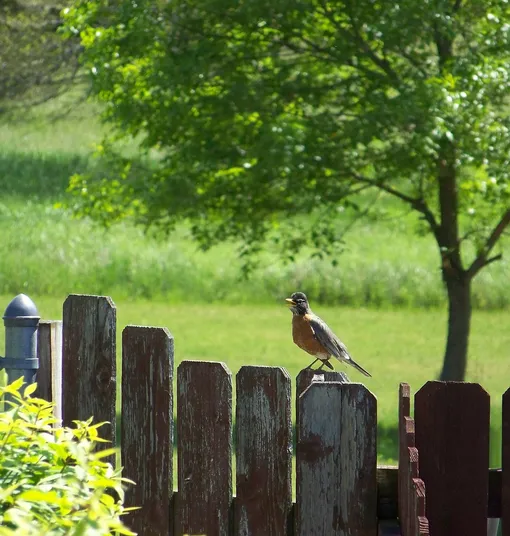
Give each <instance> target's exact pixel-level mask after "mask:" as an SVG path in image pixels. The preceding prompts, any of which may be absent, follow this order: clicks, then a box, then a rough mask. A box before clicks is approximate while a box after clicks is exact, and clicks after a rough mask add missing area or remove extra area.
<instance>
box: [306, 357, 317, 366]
mask: <svg viewBox="0 0 510 536" xmlns="http://www.w3.org/2000/svg"><path fill="white" fill-rule="evenodd" d="M317 361H319V358H317V359H316V360H315V361H313V362H312V363H310V365H308V366H307V367H306V368H307V369H309V368H312V365H315V363H317Z"/></svg>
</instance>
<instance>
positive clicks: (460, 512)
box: [38, 295, 510, 536]
mask: <svg viewBox="0 0 510 536" xmlns="http://www.w3.org/2000/svg"><path fill="white" fill-rule="evenodd" d="M61 327H62V326H61V323H60V322H45V323H42V325H41V329H40V330H39V334H38V337H39V339H38V344H39V356H40V359H41V367H42V368H41V369H40V371H39V375H38V382H39V386H38V392H39V394H40V395H41V396H44V397H45V398H47V399H50V400H56V401H57V403H58V406H59V409H58V411H61V413H62V417H63V422H64V424H67V425H70V424H71V423H72V421H73V420H74V419H87V418H89V417H90V416H91V415H93V416H94V419H95V420H96V421H109V422H110V423H111V424H110V425H109V426H108V428H104V429H103V437H106V438H107V439H110V440H111V441H112V442H115V441H116V437H117V438H118V439H119V442H120V446H121V464H122V466H123V468H124V469H123V474H124V475H125V476H126V477H128V478H130V479H132V480H134V481H135V482H136V483H137V485H136V486H134V487H130V488H129V489H128V491H127V493H126V503H127V505H129V506H139V507H141V508H140V509H139V510H137V511H134V512H132V513H130V514H129V517H128V518H127V524H128V526H130V527H131V528H132V529H133V530H134V531H135V532H137V533H138V534H140V535H142V536H163V535H165V536H166V535H179V536H180V535H182V534H194V535H197V534H206V535H208V536H223V535H225V536H229V535H246V536H247V535H254V536H256V535H260V536H272V535H275V536H276V535H282V536H291V535H292V536H313V535H325V536H330V535H331V536H334V535H342V536H348V535H349V536H377V535H379V536H381V535H390V534H392V535H402V536H425V535H429V534H432V535H433V536H443V535H444V536H446V535H448V536H482V535H483V536H486V535H487V519H488V518H489V517H491V518H499V517H501V518H502V525H503V536H510V394H509V393H510V391H508V392H507V393H506V394H505V395H504V397H503V453H502V456H503V468H502V470H490V471H489V470H488V463H489V396H488V394H487V393H486V392H485V391H484V390H483V389H482V388H481V387H480V386H479V385H477V384H469V383H453V382H452V383H443V382H428V383H427V384H425V385H424V386H423V387H422V388H421V389H420V390H419V391H418V392H417V393H416V395H415V397H414V407H415V411H414V414H415V418H414V419H412V418H411V413H410V405H411V393H410V388H409V386H408V385H406V384H402V385H401V387H400V393H395V400H396V401H397V400H399V430H398V434H399V445H400V449H399V469H397V468H396V467H378V466H377V401H376V398H375V396H374V395H373V394H372V393H371V392H370V391H369V390H368V389H367V388H366V387H365V386H364V385H361V384H357V383H342V382H341V381H339V380H340V379H341V375H340V374H339V373H335V372H329V371H328V372H323V373H320V375H319V376H314V372H312V371H308V370H305V371H302V372H301V373H300V375H299V376H298V378H297V380H296V399H295V403H296V415H297V422H296V438H295V444H296V449H295V463H296V471H295V474H296V480H295V487H296V492H295V493H296V495H295V503H293V491H292V490H293V486H292V462H293V449H292V446H293V428H292V423H291V403H292V401H291V379H290V377H289V375H288V374H287V372H286V371H285V369H284V368H280V367H259V366H256V367H255V366H245V367H242V368H241V369H240V370H239V372H238V374H237V375H236V377H235V381H236V404H235V415H234V412H233V402H234V401H233V395H232V392H233V378H232V374H231V373H230V371H229V370H228V368H227V367H226V366H225V365H224V364H223V363H216V362H200V361H183V362H181V363H180V365H179V367H178V369H177V381H176V385H177V388H176V390H175V392H174V389H173V385H174V341H173V338H172V336H171V335H170V333H169V332H168V331H167V329H165V328H154V327H140V326H128V327H126V328H125V329H124V331H123V333H122V370H121V371H119V372H121V374H120V376H121V389H120V393H121V400H120V404H119V403H118V401H117V400H116V393H117V389H116V377H117V371H116V310H115V306H114V304H113V303H112V301H111V300H110V299H109V298H106V297H97V296H83V295H71V296H69V297H68V298H67V300H66V301H65V303H64V307H63V329H62V340H63V344H62V346H63V348H62V349H63V359H62V369H61V370H60V363H59V361H58V360H59V356H60V352H59V341H60V334H61V332H60V329H61ZM199 330H200V326H197V331H199ZM60 372H61V374H62V377H60ZM60 388H61V392H60ZM174 403H176V406H177V422H176V423H175V432H176V438H174V436H173V434H174V417H173V414H174V413H173V409H174ZM118 407H120V412H121V420H120V430H116V423H117V421H116V408H118ZM234 421H235V426H234ZM234 430H235V432H234ZM174 441H175V444H176V446H177V467H174V463H173V447H174ZM234 445H235V448H234ZM234 451H235V457H234V456H233V455H234ZM233 460H235V464H234V462H233ZM111 461H112V462H114V460H111ZM174 473H176V475H177V488H178V490H177V491H174V489H173V481H174ZM233 474H235V496H234V494H233V485H232V479H233Z"/></svg>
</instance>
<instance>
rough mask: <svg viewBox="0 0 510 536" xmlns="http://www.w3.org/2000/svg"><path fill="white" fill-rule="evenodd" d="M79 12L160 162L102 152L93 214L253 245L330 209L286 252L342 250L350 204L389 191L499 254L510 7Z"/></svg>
mask: <svg viewBox="0 0 510 536" xmlns="http://www.w3.org/2000/svg"><path fill="white" fill-rule="evenodd" d="M113 6H115V9H113ZM66 20H67V32H68V35H76V34H77V33H79V34H80V36H81V40H82V44H83V46H84V48H85V52H84V56H83V58H84V64H85V65H86V67H87V69H89V71H90V72H91V76H92V79H93V88H94V91H95V93H96V94H97V95H98V96H99V98H100V99H101V100H102V101H103V102H104V103H105V106H106V112H105V118H106V119H107V120H108V121H109V122H110V124H111V125H112V126H113V127H114V129H115V136H114V138H116V139H118V138H125V137H130V136H138V137H139V138H140V139H141V147H142V149H144V150H145V151H147V152H148V151H151V150H155V151H157V153H158V157H159V159H158V160H157V165H156V167H155V168H154V169H143V170H141V169H136V166H134V165H133V162H132V161H131V160H130V159H124V158H120V157H118V155H117V156H115V151H114V146H112V145H111V144H110V143H109V142H107V143H105V144H103V146H102V152H103V155H104V154H108V162H109V163H110V164H111V165H112V164H113V163H114V162H115V165H112V167H111V168H110V170H111V171H110V173H101V174H98V175H95V176H75V177H74V178H73V180H72V182H71V190H72V191H73V192H74V193H75V194H76V199H77V201H76V202H77V206H75V208H76V209H77V210H78V211H80V212H81V213H83V214H89V215H92V216H94V217H96V218H98V219H101V220H102V221H103V222H111V221H114V220H116V219H119V218H123V217H126V216H129V217H131V216H134V217H135V218H136V219H137V221H138V222H140V223H142V224H144V225H159V226H163V227H164V228H165V229H167V228H169V227H171V226H172V225H174V224H175V223H177V222H180V221H182V220H183V219H187V218H189V219H191V220H192V221H193V233H194V236H195V238H198V239H199V240H200V241H201V243H202V244H203V245H204V247H206V246H209V245H211V244H213V243H215V242H217V241H222V240H225V239H228V238H231V237H235V238H240V239H241V240H242V242H243V244H248V246H244V247H245V248H247V252H249V251H251V249H252V248H251V247H250V246H252V247H253V248H255V249H256V248H257V246H256V244H257V242H258V241H260V240H262V239H263V238H264V237H266V236H267V235H271V233H272V232H273V231H274V229H275V228H278V226H279V225H280V222H282V221H283V222H284V221H286V218H287V217H288V216H290V215H294V214H296V213H312V212H313V211H314V209H315V208H316V207H320V211H321V218H320V220H319V221H318V222H317V224H316V225H315V226H314V227H312V228H310V229H306V228H302V229H301V232H300V233H299V234H298V239H297V240H294V241H290V242H289V241H287V242H285V241H284V242H282V250H285V251H289V249H290V251H291V253H294V252H295V251H297V250H299V248H301V247H303V246H305V245H307V244H311V245H313V246H314V247H315V248H316V249H317V250H318V251H320V252H324V251H326V252H327V251H328V247H329V246H330V244H331V243H332V242H335V241H337V240H339V239H340V237H341V233H340V234H338V233H334V232H332V229H333V228H334V225H335V224H334V221H335V220H336V215H337V210H338V208H339V206H341V205H346V206H347V207H348V208H349V207H351V208H354V209H356V208H357V207H358V206H359V205H361V206H363V205H366V204H367V203H370V204H371V203H373V196H372V195H368V196H363V195H361V196H360V193H363V192H367V191H371V190H376V191H377V190H378V191H380V192H382V194H383V195H394V196H396V197H398V198H399V199H400V200H401V201H404V202H405V203H407V204H408V205H409V206H410V207H411V208H413V209H415V210H417V212H418V213H420V214H421V215H422V216H423V217H424V218H425V220H426V222H427V224H428V227H427V228H428V230H429V231H432V232H433V233H434V235H435V237H436V240H437V241H438V245H439V246H440V247H441V248H442V249H443V250H444V251H446V252H447V253H450V250H451V249H452V248H455V249H458V248H460V244H461V243H462V244H464V243H471V244H473V245H474V249H473V250H472V251H475V252H477V253H478V254H481V255H485V254H486V253H488V251H487V249H490V247H489V246H490V244H488V243H487V240H488V237H489V235H490V233H491V232H492V229H493V227H494V224H495V221H497V220H498V219H499V218H500V217H501V216H502V213H503V211H504V208H505V207H506V206H507V205H508V203H509V201H510V175H509V173H510V172H509V169H510V166H509V164H510V162H509V161H508V158H509V156H508V155H509V154H510V136H509V134H508V133H509V128H510V118H509V117H508V111H507V103H506V100H507V95H508V93H509V91H510V77H509V76H508V71H509V66H510V8H509V7H508V5H507V3H505V2H499V1H496V0H493V1H487V2H483V3H463V2H460V1H455V2H454V1H451V0H438V1H434V2H421V3H416V2H415V1H413V0H404V1H402V2H399V3H398V5H397V4H395V5H394V6H389V7H388V6H387V4H385V3H384V2H380V1H373V0H362V1H359V2H352V1H350V0H343V1H339V2H327V1H323V2H316V1H313V0H303V1H299V2H296V1H294V0H293V1H289V0H256V1H255V0H252V1H246V2H238V1H237V0H222V1H221V2H218V0H176V1H172V2H153V1H150V0H140V1H137V2H136V3H133V2H131V1H128V0H118V1H117V2H115V3H114V4H112V3H111V2H109V1H107V0H95V1H93V2H89V1H84V0H76V1H75V3H74V5H73V7H72V8H71V9H69V10H68V11H67V12H66ZM442 167H444V170H443V171H446V172H448V173H449V178H450V179H452V180H453V181H454V184H455V196H458V199H457V198H456V199H453V200H448V199H447V198H446V197H444V195H443V194H444V192H442V191H441V188H440V184H441V178H440V176H441V173H442V171H441V168H442ZM354 194H356V195H357V196H358V197H357V198H355V199H354V201H355V205H354V207H353V205H352V201H353V200H352V199H351V198H352V196H353V195H354ZM354 212H355V210H354ZM457 214H458V215H460V216H461V218H460V225H461V231H462V232H460V233H459V232H458V231H457V229H455V227H456V225H457V223H456V218H457ZM452 215H455V217H452ZM484 248H486V249H484ZM471 259H473V257H471ZM485 260H487V259H486V258H484V259H482V261H485Z"/></svg>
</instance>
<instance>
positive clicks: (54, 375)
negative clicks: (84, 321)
mask: <svg viewBox="0 0 510 536" xmlns="http://www.w3.org/2000/svg"><path fill="white" fill-rule="evenodd" d="M37 355H38V357H39V369H38V371H37V390H36V392H35V396H37V397H39V398H43V399H44V400H47V401H48V402H54V403H55V407H54V415H55V418H57V419H58V420H61V419H62V321H59V320H52V321H44V320H42V321H40V322H39V329H38V330H37Z"/></svg>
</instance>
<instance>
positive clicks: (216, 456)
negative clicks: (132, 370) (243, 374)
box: [175, 361, 232, 536]
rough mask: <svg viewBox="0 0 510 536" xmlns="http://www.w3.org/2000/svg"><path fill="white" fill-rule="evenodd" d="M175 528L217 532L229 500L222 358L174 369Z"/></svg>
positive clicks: (227, 389)
mask: <svg viewBox="0 0 510 536" xmlns="http://www.w3.org/2000/svg"><path fill="white" fill-rule="evenodd" d="M177 446H178V458H177V460H178V488H179V491H178V496H177V500H176V501H175V512H176V534H177V535H178V536H181V535H182V534H193V535H197V534H207V536H209V535H210V536H212V535H216V534H218V535H223V534H225V535H226V534H228V533H229V530H230V504H231V501H232V377H231V374H230V371H229V370H228V368H227V367H226V366H225V365H224V364H223V363H213V362H205V361H183V362H182V363H181V364H180V365H179V368H178V369H177Z"/></svg>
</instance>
